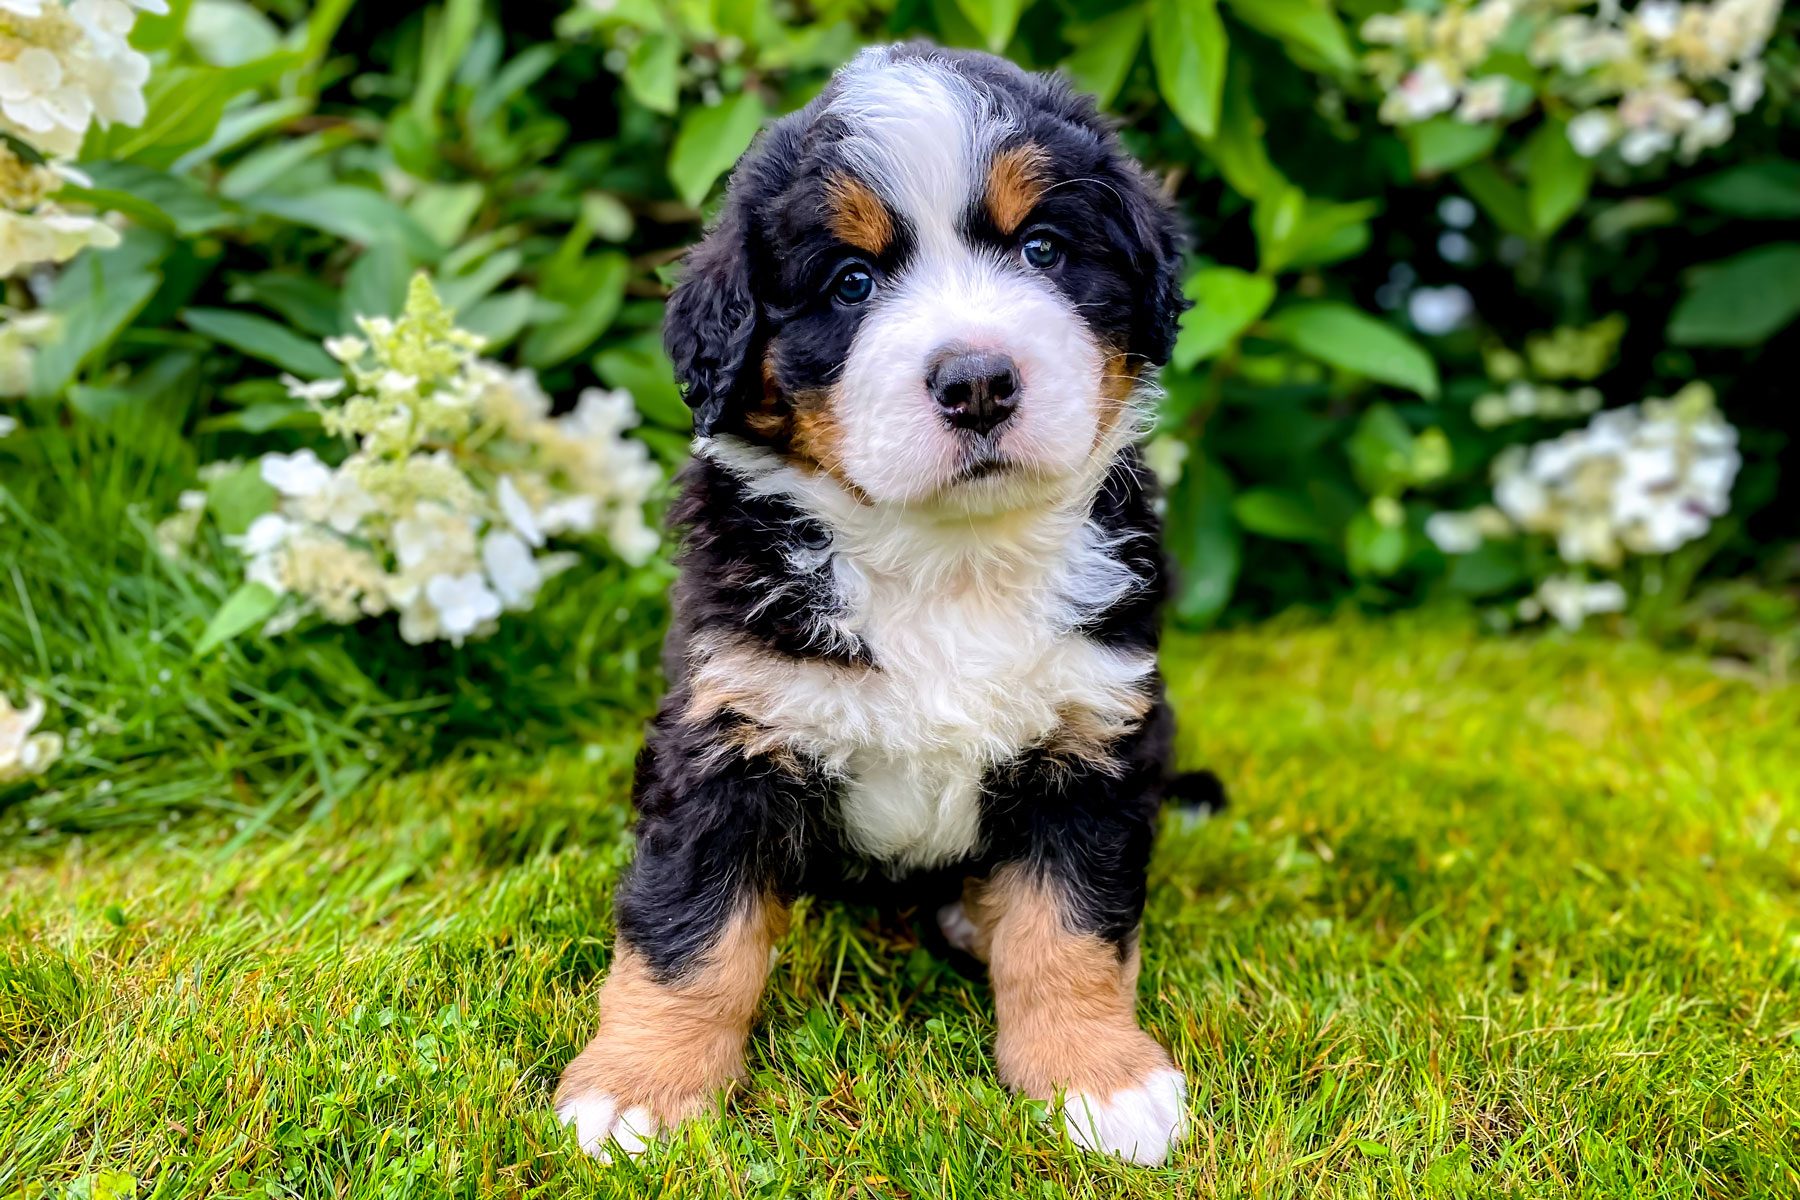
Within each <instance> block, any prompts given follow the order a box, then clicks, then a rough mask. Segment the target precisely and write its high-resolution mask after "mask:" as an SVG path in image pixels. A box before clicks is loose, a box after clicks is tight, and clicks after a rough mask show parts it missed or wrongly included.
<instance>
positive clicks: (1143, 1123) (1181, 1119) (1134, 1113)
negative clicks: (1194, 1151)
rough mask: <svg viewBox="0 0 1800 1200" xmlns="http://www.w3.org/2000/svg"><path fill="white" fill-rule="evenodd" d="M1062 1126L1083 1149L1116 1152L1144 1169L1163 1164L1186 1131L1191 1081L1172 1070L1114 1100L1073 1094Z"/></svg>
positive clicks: (1151, 1077)
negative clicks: (1188, 1084)
mask: <svg viewBox="0 0 1800 1200" xmlns="http://www.w3.org/2000/svg"><path fill="white" fill-rule="evenodd" d="M1063 1128H1064V1129H1066V1130H1068V1133H1069V1140H1070V1141H1072V1142H1074V1143H1075V1144H1076V1145H1077V1146H1080V1147H1081V1148H1082V1149H1083V1150H1092V1151H1095V1152H1096V1153H1099V1154H1114V1155H1117V1156H1118V1157H1120V1158H1122V1159H1124V1160H1126V1161H1127V1162H1134V1163H1137V1164H1138V1165H1139V1166H1141V1167H1155V1166H1160V1165H1161V1164H1162V1163H1163V1162H1164V1161H1165V1160H1166V1159H1167V1158H1168V1157H1169V1151H1170V1149H1172V1148H1173V1147H1174V1145H1175V1143H1176V1142H1179V1141H1180V1140H1181V1138H1182V1135H1183V1134H1185V1133H1186V1132H1187V1078H1186V1076H1184V1075H1182V1073H1181V1072H1180V1071H1177V1070H1175V1069H1174V1068H1172V1067H1165V1068H1163V1069H1162V1070H1159V1071H1154V1072H1152V1073H1151V1074H1150V1075H1149V1076H1148V1077H1147V1078H1145V1080H1144V1082H1142V1083H1140V1084H1138V1085H1137V1086H1136V1087H1129V1088H1123V1089H1121V1090H1119V1091H1116V1092H1114V1093H1113V1094H1112V1095H1110V1096H1105V1097H1101V1096H1095V1095H1092V1094H1091V1093H1088V1092H1070V1093H1069V1094H1068V1096H1067V1097H1066V1098H1065V1099H1064V1101H1063Z"/></svg>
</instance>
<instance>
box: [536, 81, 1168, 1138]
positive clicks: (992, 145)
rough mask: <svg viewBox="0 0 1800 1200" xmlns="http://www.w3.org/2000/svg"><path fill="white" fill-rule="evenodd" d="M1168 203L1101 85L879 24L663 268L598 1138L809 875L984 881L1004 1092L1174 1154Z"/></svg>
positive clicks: (969, 930)
mask: <svg viewBox="0 0 1800 1200" xmlns="http://www.w3.org/2000/svg"><path fill="white" fill-rule="evenodd" d="M1179 267H1180V245H1179V236H1178V229H1177V225H1176V222H1175V220H1174V218H1173V216H1172V214H1171V212H1170V211H1169V209H1168V207H1167V206H1166V205H1165V203H1164V202H1163V201H1162V200H1161V199H1160V198H1159V196H1158V194H1157V192H1156V190H1155V189H1154V188H1153V186H1152V184H1151V182H1150V180H1149V179H1147V178H1146V176H1145V174H1144V172H1143V171H1142V170H1141V169H1140V168H1139V167H1138V166H1137V165H1136V164H1134V163H1133V162H1132V161H1131V160H1130V159H1129V158H1128V157H1127V156H1126V154H1125V153H1124V151H1123V150H1122V149H1121V148H1120V145H1119V142H1118V140H1117V139H1116V137H1115V136H1114V134H1113V132H1112V130H1111V129H1110V127H1109V126H1108V125H1107V123H1106V122H1105V121H1104V120H1103V119H1102V118H1101V117H1100V116H1099V115H1098V113H1097V112H1096V110H1095V107H1094V105H1093V103H1092V102H1091V101H1090V100H1089V99H1087V98H1085V97H1082V96H1078V95H1076V94H1075V93H1073V92H1072V91H1071V90H1070V89H1069V88H1068V87H1067V86H1066V85H1065V84H1064V83H1063V82H1061V81H1060V80H1059V79H1056V78H1050V77H1045V76H1038V75H1031V74H1027V73H1025V72H1024V71H1021V70H1019V69H1018V68H1016V67H1014V66H1012V65H1011V64H1009V63H1007V62H1005V61H1003V60H1001V59H998V58H994V57H991V56H988V55H984V54H972V53H963V52H953V51H947V50H940V49H936V48H934V47H930V46H925V45H903V46H893V47H885V48H879V49H872V50H868V51H865V52H864V53H863V54H861V55H860V56H858V57H857V58H856V59H855V60H854V61H853V62H851V63H850V65H848V66H847V67H845V68H844V69H843V70H842V71H840V72H839V73H838V74H837V75H836V76H835V77H834V78H833V80H832V81H831V83H830V85H829V86H828V87H827V88H826V89H825V91H824V92H823V93H822V94H821V95H820V96H819V97H818V98H817V99H816V100H814V101H813V102H812V103H811V104H809V105H808V106H807V107H806V108H805V109H803V110H802V111H800V112H798V113H795V114H793V115H791V116H788V117H786V118H784V119H782V120H781V121H778V122H777V123H775V124H774V126H772V127H771V128H770V129H769V130H768V131H767V132H766V133H764V134H763V135H762V137H761V139H760V140H759V141H758V143H757V144H756V145H755V146H754V147H753V148H752V149H751V150H750V151H749V152H748V153H747V154H746V155H745V157H744V159H743V160H742V161H741V162H740V163H739V165H738V167H737V170H736V172H735V173H734V174H733V176H732V179H731V183H730V188H729V192H728V195H727V197H726V199H725V203H724V207H723V210H722V212H721V214H720V216H719V219H718V222H717V224H716V226H715V227H714V228H713V229H712V230H711V232H709V233H708V234H707V236H706V238H705V239H704V240H703V241H702V242H701V243H700V244H699V246H697V247H696V248H695V249H694V250H693V251H692V252H691V253H690V255H689V256H688V265H687V269H686V274H685V277H684V279H683V280H682V282H681V284H680V285H679V286H678V287H677V288H676V290H675V293H674V295H673V297H672V298H671V301H670V304H669V311H668V322H667V331H666V333H667V341H668V347H669V352H670V356H671V358H672V359H673V361H674V363H675V368H676V371H677V372H678V374H679V376H680V378H681V381H682V382H683V384H684V385H685V387H686V396H687V401H688V403H689V404H690V405H691V406H692V407H693V409H694V423H695V429H696V433H697V437H696V439H695V443H694V446H695V456H694V459H693V462H692V464H691V465H690V466H689V467H688V468H687V470H686V472H685V473H684V475H683V477H682V480H681V495H680V499H679V501H678V503H677V505H676V507H675V512H674V518H675V521H676V524H677V525H678V526H679V527H680V528H681V529H682V530H683V531H684V532H683V535H682V541H681V550H680V558H679V563H680V568H681V579H680V583H679V585H678V588H677V590H676V594H675V621H674V625H673V628H672V629H671V631H670V633H669V638H668V643H667V649H666V668H667V671H668V676H669V680H670V683H671V690H670V693H669V695H668V698H667V699H666V700H665V701H664V703H663V705H662V708H661V710H660V712H659V713H658V715H657V717H656V718H655V721H654V723H653V725H652V728H651V730H650V734H649V740H648V744H647V745H646V746H645V748H644V751H643V755H642V757H641V758H640V760H639V763H638V772H637V784H636V795H635V800H636V804H637V807H638V810H639V821H638V826H637V858H636V862H635V863H634V864H633V866H632V868H631V870H630V872H629V873H628V874H627V876H626V877H625V879H624V880H623V881H622V882H621V884H620V886H619V890H618V894H617V896H616V898H615V901H614V906H615V909H616V912H617V918H618V948H617V953H616V955H615V957H614V959H613V965H612V970H611V973H610V974H609V975H608V977H607V979H606V982H605V985H604V986H603V987H602V989H601V992H600V1030H599V1033H598V1034H596V1035H595V1037H594V1039H593V1041H592V1042H591V1043H589V1045H588V1046H587V1048H586V1049H585V1050H583V1051H582V1052H581V1053H580V1054H579V1055H577V1056H576V1057H575V1059H574V1061H572V1062H571V1063H570V1064H569V1065H568V1068H567V1069H566V1070H565V1071H564V1072H563V1076H562V1081H561V1085H560V1086H559V1087H558V1089H557V1094H556V1109H557V1112H558V1113H559V1114H560V1116H561V1117H562V1119H563V1120H564V1121H565V1122H568V1123H571V1124H573V1125H574V1126H575V1127H576V1129H577V1131H578V1133H579V1137H580V1141H581V1144H582V1146H583V1147H585V1148H587V1149H588V1150H590V1151H592V1152H594V1153H597V1154H602V1155H604V1154H607V1153H609V1152H616V1151H618V1150H621V1149H622V1150H624V1151H626V1152H633V1153H635V1152H636V1151H638V1150H640V1149H642V1147H643V1146H644V1144H645V1141H646V1139H648V1138H651V1137H653V1136H654V1135H655V1134H657V1133H658V1132H659V1131H662V1130H665V1129H667V1128H668V1127H669V1126H671V1125H673V1124H675V1123H676V1122H679V1121H682V1120H684V1119H686V1118H687V1117H690V1116H692V1115H694V1114H696V1113H699V1112H701V1111H703V1110H705V1109H706V1108H708V1107H709V1106H710V1105H711V1104H712V1103H713V1102H714V1101H715V1099H716V1097H717V1096H718V1095H719V1094H720V1091H721V1089H722V1088H724V1087H725V1086H726V1085H727V1084H729V1083H731V1082H732V1081H733V1080H736V1079H738V1078H740V1077H741V1076H742V1074H743V1072H744V1045H745V1040H746V1037H747V1035H748V1033H749V1030H750V1025H751V1020H752V1018H753V1016H754V1014H755V1012H756V1009H757V1003H758V999H759V996H760V994H761V991H762V988H763V984H764V980H765V977H766V976H767V974H768V971H769V967H770V962H771V957H772V947H773V946H774V944H775V941H776V939H777V938H778V937H779V936H780V934H781V932H782V930H783V928H784V925H785V922H786V913H787V908H788V904H789V902H790V901H791V900H792V898H793V897H794V896H795V895H796V894H798V893H801V892H808V891H814V890H816V889H818V888H820V887H822V886H828V885H829V884H830V883H831V882H832V881H833V880H836V879H842V878H846V877H847V878H857V877H859V876H877V877H886V878H888V879H894V880H905V879H908V878H926V877H934V878H942V877H945V876H949V877H952V878H955V879H956V880H958V881H963V882H962V890H961V898H960V900H956V901H955V902H953V903H950V904H948V905H947V906H946V907H944V908H943V909H942V910H941V912H940V914H939V921H940V923H941V925H942V927H943V930H944V932H945V934H946V935H947V936H948V937H949V939H950V940H951V941H952V942H953V943H954V944H956V945H958V946H960V947H962V948H964V949H966V950H968V951H969V952H970V953H972V954H974V955H976V956H977V957H980V958H982V959H985V960H986V962H987V964H988V968H989V971H990V975H991V978H992V982H993V988H994V1008H995V1014H996V1016H997V1018H998V1025H999V1028H998V1036H997V1038H996V1043H995V1056H996V1060H997V1063H998V1068H999V1075H1000V1078H1001V1079H1002V1080H1004V1081H1005V1082H1006V1083H1007V1084H1008V1085H1009V1086H1010V1087H1012V1088H1014V1089H1016V1090H1018V1091H1020V1092H1022V1093H1024V1094H1026V1095H1028V1096H1033V1097H1036V1098H1038V1099H1041V1100H1046V1101H1052V1102H1056V1103H1060V1105H1061V1109H1060V1111H1061V1116H1062V1123H1063V1127H1064V1128H1065V1129H1066V1130H1067V1133H1068V1136H1069V1137H1070V1138H1071V1139H1073V1140H1074V1141H1075V1142H1076V1143H1077V1144H1078V1145H1081V1146H1083V1147H1086V1148H1088V1149H1091V1150H1096V1151H1102V1152H1108V1153H1112V1154H1116V1155H1119V1156H1122V1157H1124V1158H1126V1159H1129V1160H1131V1161H1133V1162H1139V1163H1146V1164H1155V1163H1160V1162H1162V1161H1163V1160H1164V1159H1165V1157H1166V1156H1167V1155H1168V1153H1169V1151H1170V1148H1171V1147H1172V1146H1173V1145H1174V1144H1175V1143H1176V1142H1177V1141H1178V1140H1179V1139H1180V1137H1181V1136H1182V1133H1183V1130H1184V1127H1185V1123H1186V1117H1185V1091H1186V1082H1185V1079H1184V1077H1183V1076H1182V1074H1181V1072H1180V1071H1179V1070H1177V1069H1176V1067H1175V1065H1174V1063H1173V1062H1172V1061H1171V1059H1170V1057H1169V1055H1168V1052H1167V1051H1165V1050H1164V1049H1163V1048H1162V1047H1161V1046H1160V1045H1158V1044H1157V1043H1156V1042H1155V1041H1154V1040H1153V1039H1152V1038H1151V1037H1150V1036H1149V1035H1148V1034H1146V1033H1145V1032H1144V1031H1143V1030H1142V1029H1141V1028H1139V1026H1138V1023H1137V1018H1136V1015H1135V991H1136V984H1137V974H1138V927H1139V922H1140V918H1141V915H1142V912H1143V908H1144V890H1145V867H1146V863H1147V862H1148V860H1149V857H1150V848H1151V842H1152V839H1153V836H1154V832H1155V820H1156V814H1157V808H1158V804H1159V800H1160V793H1161V791H1162V789H1163V785H1164V781H1165V774H1164V771H1165V759H1166V756H1167V744H1168V733H1169V717H1168V713H1167V709H1166V706H1165V704H1164V699H1163V689H1162V683H1161V680H1160V678H1159V677H1158V674H1157V667H1156V644H1157V608H1158V603H1159V601H1160V599H1161V597H1162V594H1163V591H1164V577H1163V566H1162V559H1161V555H1160V550H1159V546H1158V540H1157V535H1158V522H1157V517H1156V513H1155V509H1154V508H1153V502H1152V486H1151V480H1150V478H1149V476H1148V474H1147V473H1146V471H1145V468H1144V465H1143V462H1142V460H1141V459H1140V457H1139V454H1138V451H1137V449H1136V447H1135V445H1134V440H1135V438H1136V437H1137V435H1138V433H1139V432H1140V427H1141V424H1142V420H1141V417H1142V414H1141V412H1140V411H1139V408H1138V406H1137V404H1136V403H1135V398H1136V397H1137V396H1138V394H1139V393H1140V391H1141V390H1142V389H1143V387H1144V385H1145V383H1146V373H1147V372H1149V371H1151V370H1153V369H1154V368H1155V367H1157V366H1160V365H1161V364H1162V363H1163V362H1164V361H1165V360H1166V359H1167V358H1168V355H1169V349H1170V343H1171V342H1172V340H1173V338H1174V336H1175V329H1176V320H1177V317H1178V316H1179V314H1180V311H1181V309H1182V308H1183V306H1184V302H1183V300H1182V295H1181V291H1180V287H1179Z"/></svg>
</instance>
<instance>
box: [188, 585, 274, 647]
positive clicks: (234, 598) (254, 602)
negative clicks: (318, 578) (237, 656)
mask: <svg viewBox="0 0 1800 1200" xmlns="http://www.w3.org/2000/svg"><path fill="white" fill-rule="evenodd" d="M279 607H281V597H280V596H277V595H276V594H275V593H274V592H273V591H270V590H269V589H268V588H267V587H264V586H263V585H262V584H260V583H246V584H244V585H243V586H242V587H240V588H238V590H237V591H235V592H233V593H231V595H230V596H229V597H227V598H226V600H225V603H224V604H221V605H220V606H219V611H218V612H216V613H214V614H213V618H212V620H211V621H208V622H207V623H206V629H205V631H204V632H202V633H201V635H200V640H199V641H198V642H195V643H194V657H195V658H202V657H204V656H206V655H208V654H211V653H212V652H213V651H214V650H217V649H218V648H219V647H220V646H223V645H224V644H225V643H226V642H229V641H231V640H232V639H233V638H235V637H237V636H238V635H239V634H240V633H243V632H244V631H245V630H247V629H249V628H250V627H251V626H252V625H260V624H262V623H263V622H264V621H267V620H268V619H269V618H270V617H272V616H274V615H275V610H276V609H277V608H279Z"/></svg>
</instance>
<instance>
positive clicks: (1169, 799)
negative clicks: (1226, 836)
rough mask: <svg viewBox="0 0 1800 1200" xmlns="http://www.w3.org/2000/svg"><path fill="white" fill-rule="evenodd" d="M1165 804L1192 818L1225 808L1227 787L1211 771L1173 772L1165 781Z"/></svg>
mask: <svg viewBox="0 0 1800 1200" xmlns="http://www.w3.org/2000/svg"><path fill="white" fill-rule="evenodd" d="M1163 803H1164V804H1167V805H1169V806H1171V807H1173V808H1175V809H1176V810H1177V811H1179V812H1181V813H1182V814H1184V815H1186V816H1190V817H1198V816H1205V815H1206V814H1208V813H1216V812H1218V811H1219V810H1220V809H1222V808H1224V807H1225V785H1224V784H1223V783H1221V782H1220V781H1219V777H1218V776H1217V775H1214V774H1213V773H1212V772H1211V771H1171V772H1170V773H1169V775H1168V776H1167V778H1165V779H1164V780H1163Z"/></svg>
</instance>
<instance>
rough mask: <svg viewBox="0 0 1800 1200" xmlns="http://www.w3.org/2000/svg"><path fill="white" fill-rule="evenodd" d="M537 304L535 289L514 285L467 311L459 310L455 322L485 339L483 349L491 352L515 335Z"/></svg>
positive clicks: (523, 325) (528, 318) (517, 334)
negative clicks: (510, 289)
mask: <svg viewBox="0 0 1800 1200" xmlns="http://www.w3.org/2000/svg"><path fill="white" fill-rule="evenodd" d="M537 307H538V297H537V293H536V292H533V291H532V290H531V289H529V288H514V289H513V290H512V291H509V292H501V293H500V294H499V295H497V296H489V297H488V298H487V299H485V300H482V301H479V302H477V303H476V304H474V305H473V306H471V307H470V308H469V310H468V311H467V312H463V313H459V314H458V315H457V318H456V323H457V324H458V325H460V326H462V327H463V328H464V329H466V330H468V331H469V332H470V333H478V334H480V335H481V336H482V337H483V338H485V339H487V346H486V347H485V349H487V350H488V351H493V350H495V349H497V348H498V347H500V346H503V345H505V344H506V343H507V342H510V341H512V340H513V339H514V338H516V337H518V336H519V331H520V330H522V329H524V328H525V323H526V322H527V321H529V320H531V317H532V314H533V312H534V311H535V310H536V309H537Z"/></svg>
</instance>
